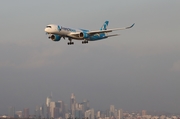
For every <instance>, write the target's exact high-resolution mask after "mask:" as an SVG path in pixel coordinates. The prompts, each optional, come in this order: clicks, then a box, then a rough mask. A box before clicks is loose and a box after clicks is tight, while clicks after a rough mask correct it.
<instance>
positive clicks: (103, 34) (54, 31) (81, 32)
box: [45, 21, 134, 45]
mask: <svg viewBox="0 0 180 119" xmlns="http://www.w3.org/2000/svg"><path fill="white" fill-rule="evenodd" d="M108 24H109V21H105V22H104V24H103V26H102V27H101V28H100V30H95V31H90V30H85V29H73V28H66V27H63V26H60V25H55V24H50V25H47V26H46V28H45V32H46V34H48V35H49V37H48V38H49V39H51V40H52V41H60V40H61V38H63V39H65V38H68V40H69V42H68V43H67V44H68V45H73V44H74V42H72V40H73V39H74V40H82V44H86V43H88V41H97V40H102V39H106V38H109V37H113V36H118V35H119V34H112V35H108V34H107V33H109V32H112V31H117V30H125V29H130V28H132V27H133V26H134V24H132V25H131V26H129V27H123V28H114V29H107V26H108Z"/></svg>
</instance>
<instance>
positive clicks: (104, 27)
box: [100, 21, 109, 30]
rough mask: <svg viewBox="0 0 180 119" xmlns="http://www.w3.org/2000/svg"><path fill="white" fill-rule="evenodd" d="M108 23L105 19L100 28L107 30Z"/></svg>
mask: <svg viewBox="0 0 180 119" xmlns="http://www.w3.org/2000/svg"><path fill="white" fill-rule="evenodd" d="M108 23H109V21H105V22H104V24H103V26H102V27H101V29H100V30H107V26H108Z"/></svg>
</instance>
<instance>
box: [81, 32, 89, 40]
mask: <svg viewBox="0 0 180 119" xmlns="http://www.w3.org/2000/svg"><path fill="white" fill-rule="evenodd" d="M79 37H80V38H84V39H86V38H88V37H89V34H87V33H86V32H81V33H80V34H79Z"/></svg>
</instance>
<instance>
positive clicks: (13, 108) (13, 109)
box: [8, 107, 15, 118]
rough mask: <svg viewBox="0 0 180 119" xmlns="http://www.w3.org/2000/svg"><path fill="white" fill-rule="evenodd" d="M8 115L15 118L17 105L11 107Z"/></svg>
mask: <svg viewBox="0 0 180 119" xmlns="http://www.w3.org/2000/svg"><path fill="white" fill-rule="evenodd" d="M8 116H9V117H13V118H14V117H15V107H9V109H8Z"/></svg>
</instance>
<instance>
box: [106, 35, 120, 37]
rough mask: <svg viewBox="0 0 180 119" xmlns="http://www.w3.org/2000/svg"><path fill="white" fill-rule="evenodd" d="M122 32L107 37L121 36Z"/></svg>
mask: <svg viewBox="0 0 180 119" xmlns="http://www.w3.org/2000/svg"><path fill="white" fill-rule="evenodd" d="M119 35H120V34H112V35H107V36H106V37H113V36H119Z"/></svg>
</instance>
